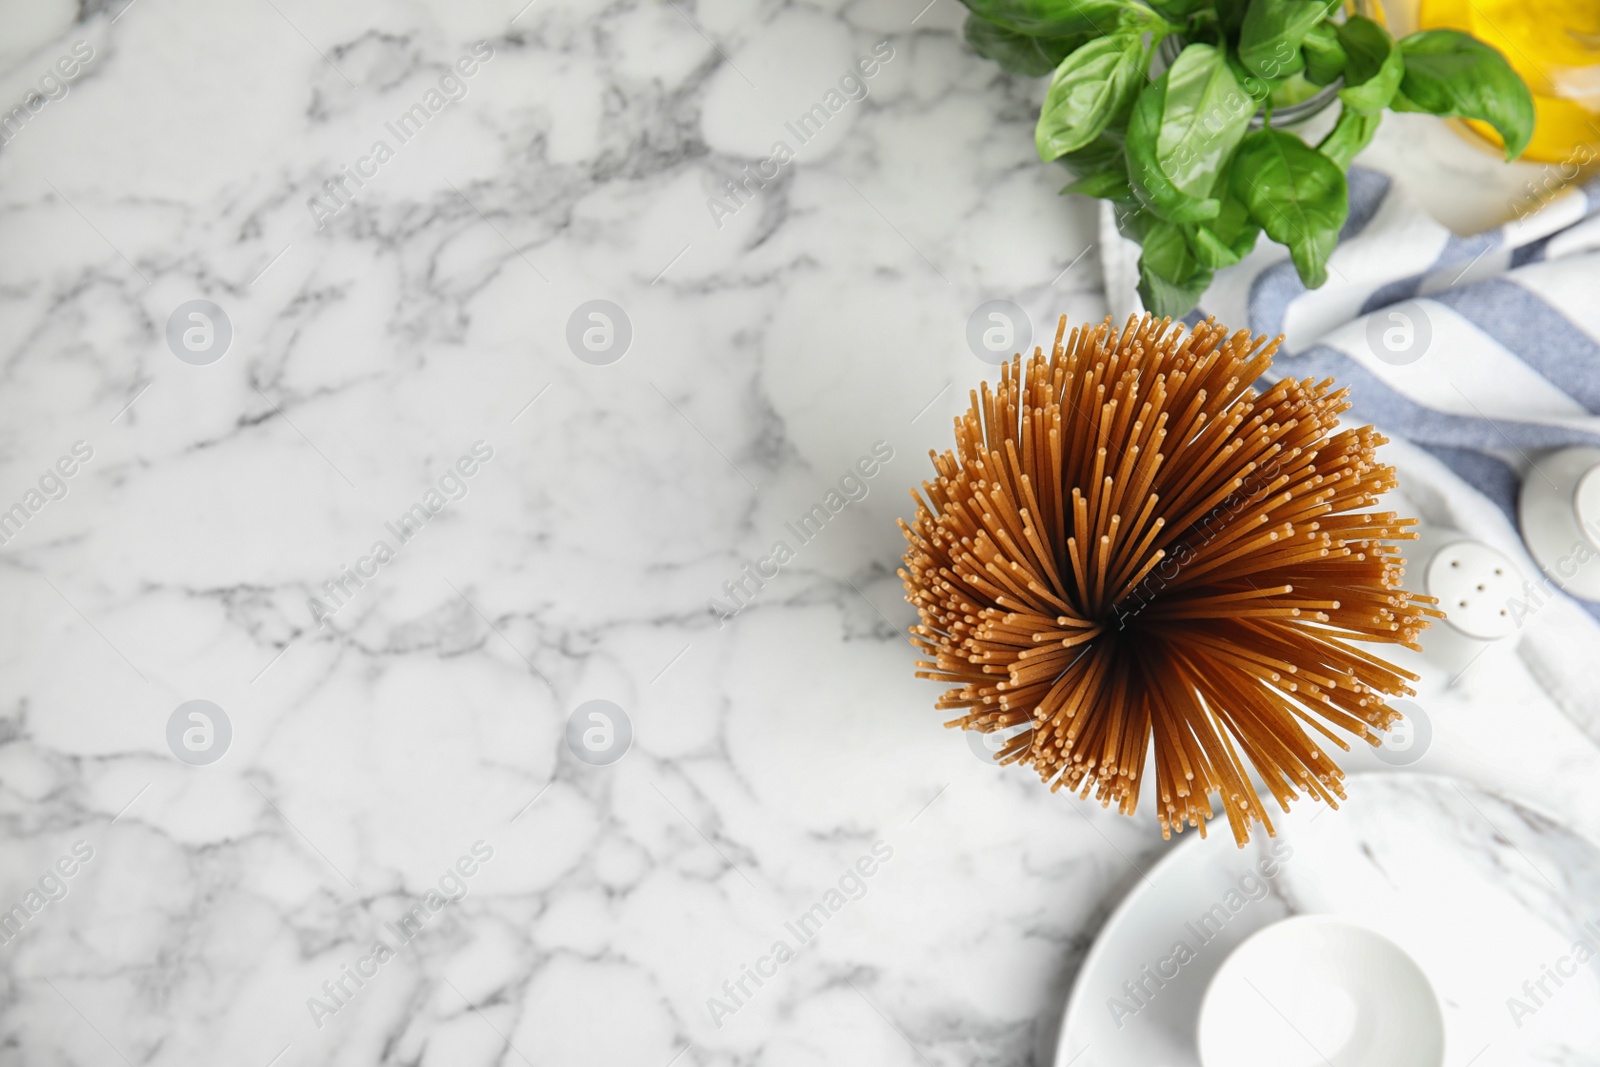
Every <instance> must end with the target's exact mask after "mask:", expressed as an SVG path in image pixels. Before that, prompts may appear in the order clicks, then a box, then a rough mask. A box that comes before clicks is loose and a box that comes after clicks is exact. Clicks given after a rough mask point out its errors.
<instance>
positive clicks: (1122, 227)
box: [1111, 200, 1162, 244]
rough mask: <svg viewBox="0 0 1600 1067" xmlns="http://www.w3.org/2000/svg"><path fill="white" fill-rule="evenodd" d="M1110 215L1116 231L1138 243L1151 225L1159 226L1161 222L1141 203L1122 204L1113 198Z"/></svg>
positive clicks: (1142, 241)
mask: <svg viewBox="0 0 1600 1067" xmlns="http://www.w3.org/2000/svg"><path fill="white" fill-rule="evenodd" d="M1111 217H1112V219H1114V220H1115V221H1116V224H1117V232H1118V233H1120V234H1122V236H1124V237H1126V238H1127V239H1128V240H1130V241H1138V242H1139V243H1140V244H1143V243H1144V238H1145V235H1146V234H1148V233H1149V232H1150V230H1151V227H1154V226H1159V225H1161V222H1162V220H1161V219H1158V218H1156V217H1155V215H1154V214H1153V213H1152V212H1151V211H1150V209H1149V208H1147V207H1144V206H1143V205H1140V204H1123V203H1121V202H1119V201H1115V200H1113V201H1112V202H1111Z"/></svg>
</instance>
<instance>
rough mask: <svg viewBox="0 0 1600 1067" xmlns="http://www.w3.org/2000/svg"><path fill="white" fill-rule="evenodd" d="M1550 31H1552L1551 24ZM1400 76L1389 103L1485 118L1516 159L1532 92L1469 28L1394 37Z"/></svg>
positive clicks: (1529, 130) (1525, 137)
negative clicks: (1397, 40) (1402, 71)
mask: <svg viewBox="0 0 1600 1067" xmlns="http://www.w3.org/2000/svg"><path fill="white" fill-rule="evenodd" d="M1552 32H1554V31H1553V30H1552ZM1400 53H1401V55H1402V56H1403V57H1404V59H1405V76H1404V77H1403V78H1401V79H1400V91H1399V93H1397V94H1396V95H1395V98H1394V101H1393V103H1392V104H1391V106H1392V107H1393V108H1394V109H1395V110H1396V111H1425V112H1427V113H1428V114H1430V115H1448V116H1453V117H1457V118H1464V119H1478V120H1480V121H1482V122H1487V123H1488V124H1489V125H1491V126H1493V127H1494V128H1495V129H1496V130H1498V131H1499V133H1500V137H1501V139H1502V140H1504V141H1505V146H1506V159H1507V160H1512V159H1516V158H1517V157H1518V156H1520V155H1521V154H1522V150H1523V149H1524V148H1527V147H1528V141H1529V139H1530V138H1532V137H1533V122H1534V113H1533V94H1532V93H1530V92H1529V91H1528V87H1527V85H1526V84H1524V83H1523V81H1522V79H1521V78H1519V77H1518V76H1517V72H1516V71H1514V70H1512V69H1511V66H1510V64H1508V63H1507V62H1506V60H1505V57H1504V56H1502V55H1501V54H1500V53H1499V52H1497V51H1495V50H1494V49H1493V48H1491V47H1489V46H1488V45H1486V44H1484V43H1483V42H1482V41H1480V40H1478V39H1477V38H1475V37H1472V36H1470V35H1469V34H1465V33H1459V32H1457V31H1455V30H1423V31H1422V32H1421V33H1413V34H1412V35H1411V36H1409V37H1406V38H1403V39H1402V40H1401V41H1400Z"/></svg>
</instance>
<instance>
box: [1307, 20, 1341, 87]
mask: <svg viewBox="0 0 1600 1067" xmlns="http://www.w3.org/2000/svg"><path fill="white" fill-rule="evenodd" d="M1300 54H1301V55H1303V56H1304V57H1305V60H1306V70H1305V75H1306V80H1307V81H1309V82H1311V84H1313V85H1330V84H1332V82H1333V80H1334V79H1335V78H1337V77H1338V76H1339V75H1341V74H1343V73H1344V68H1345V64H1346V63H1347V62H1349V57H1348V56H1346V55H1345V51H1344V46H1343V45H1341V44H1340V43H1339V33H1338V31H1337V30H1335V29H1334V26H1333V23H1331V22H1319V23H1317V24H1316V25H1315V26H1313V27H1311V32H1310V33H1308V34H1306V39H1305V40H1304V41H1302V42H1300Z"/></svg>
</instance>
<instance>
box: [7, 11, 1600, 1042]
mask: <svg viewBox="0 0 1600 1067" xmlns="http://www.w3.org/2000/svg"><path fill="white" fill-rule="evenodd" d="M524 3H525V0H506V2H503V3H501V2H485V3H475V4H445V3H434V4H432V5H428V4H423V3H412V4H403V5H369V4H359V5H358V4H348V5H345V4H340V5H334V4H316V3H309V2H305V0H239V2H237V3H232V4H227V5H219V4H202V3H198V2H183V0H135V2H134V3H131V4H129V3H125V2H122V0H112V2H110V3H101V2H99V0H86V2H83V3H79V4H69V3H66V2H64V0H51V2H39V3H31V4H26V5H23V4H20V3H14V4H8V5H7V18H6V23H7V33H6V34H5V41H4V43H3V44H0V94H3V95H0V105H3V106H4V108H5V109H7V110H10V111H11V115H12V118H11V119H10V120H7V123H8V124H6V125H5V126H4V132H3V140H4V142H5V143H4V145H3V147H0V205H3V206H0V247H3V248H4V250H5V255H4V257H3V259H0V272H3V278H0V330H3V337H0V346H3V348H0V361H3V362H0V367H3V381H0V509H10V510H9V511H6V512H5V514H9V515H11V516H12V522H11V524H10V525H8V526H7V525H0V531H3V533H4V536H5V541H4V544H3V545H0V595H3V597H4V602H5V603H6V605H7V607H8V610H7V611H6V612H5V613H4V615H3V617H0V633H3V635H4V636H3V640H0V649H3V651H0V657H3V662H4V670H3V671H0V909H11V912H10V914H11V915H12V916H13V918H12V922H11V925H9V926H7V925H5V923H4V918H3V916H0V941H3V943H0V1029H3V1033H4V1035H5V1038H4V1041H3V1042H0V1064H29V1065H33V1064H83V1065H90V1064H96V1065H99V1064H114V1063H119V1062H120V1063H127V1064H140V1065H143V1064H152V1065H156V1064H159V1065H178V1064H200V1063H206V1064H213V1063H231V1064H239V1065H243V1067H271V1065H276V1067H294V1065H297V1064H325V1063H326V1064H333V1063H338V1064H372V1063H405V1064H429V1065H432V1064H439V1065H451V1067H469V1065H475V1064H485V1065H487V1064H511V1063H527V1064H546V1063H551V1064H556V1063H559V1064H564V1065H568V1064H606V1065H637V1067H667V1065H669V1064H673V1063H676V1064H679V1065H680V1067H684V1065H689V1064H698V1065H713V1064H727V1065H731V1064H745V1063H756V1062H760V1063H768V1064H781V1065H799V1064H854V1063H861V1064H875V1065H877V1064H891V1065H892V1064H907V1065H910V1064H940V1065H944V1064H951V1065H954V1064H971V1063H983V1064H1029V1063H1034V1064H1037V1063H1045V1062H1049V1061H1050V1060H1051V1058H1052V1057H1053V1055H1054V1048H1055V1042H1056V1036H1057V1034H1058V1032H1059V1028H1060V1013H1061V1009H1062V1005H1063V1003H1064V1001H1065V998H1066V994H1067V990H1068V988H1069V986H1070V984H1071V982H1072V979H1073V977H1074V974H1075V973H1076V971H1077V969H1078V967H1079V965H1080V963H1081V961H1082V959H1083V956H1084V954H1085V952H1086V950H1087V948H1088V946H1089V945H1090V944H1091V943H1092V941H1093V939H1094V936H1095V934H1096V932H1097V930H1098V928H1099V926H1100V925H1101V923H1103V921H1104V919H1105V917H1106V915H1107V914H1108V913H1109V911H1110V910H1111V909H1112V908H1113V907H1114V906H1115V905H1116V903H1117V901H1118V900H1119V899H1120V898H1121V896H1122V894H1123V893H1124V892H1125V891H1126V890H1127V889H1128V888H1129V886H1130V885H1132V884H1133V883H1134V881H1135V880H1136V879H1137V877H1138V869H1139V868H1141V867H1144V866H1147V865H1148V864H1150V863H1152V862H1154V861H1155V860H1156V859H1157V858H1158V857H1159V855H1160V854H1161V853H1162V852H1163V851H1164V849H1165V848H1167V847H1169V846H1166V845H1164V844H1163V843H1162V842H1161V840H1160V837H1159V834H1158V832H1157V831H1156V828H1155V826H1154V822H1153V819H1150V818H1148V817H1141V818H1137V819H1132V820H1130V819H1124V818H1120V817H1117V816H1113V815H1110V814H1107V813H1105V812H1102V811H1101V810H1100V809H1099V808H1097V807H1093V806H1086V805H1082V804H1079V803H1076V802H1073V801H1069V800H1065V799H1063V798H1061V797H1058V796H1051V795H1049V794H1047V793H1045V792H1043V791H1042V790H1040V789H1039V788H1038V786H1037V784H1036V783H1035V782H1033V781H1031V780H1030V779H1029V777H1028V776H1027V775H1026V774H1023V773H1010V772H1006V771H1002V770H998V769H996V768H994V767H993V766H991V765H989V764H988V763H986V762H985V760H984V759H983V758H982V757H981V756H980V755H978V754H977V753H974V752H973V751H972V750H971V749H970V748H969V746H968V745H967V744H966V743H965V741H964V739H963V738H962V737H961V736H959V735H955V734H952V733H950V732H947V731H945V730H943V729H941V727H940V716H939V715H938V713H937V712H935V711H934V710H933V707H932V703H933V700H934V697H935V695H936V687H934V686H933V684H932V683H926V682H917V681H915V680H913V679H912V678H911V670H912V661H913V660H914V658H915V655H914V653H913V650H912V649H911V648H910V647H909V645H908V644H907V643H906V642H905V640H904V639H903V636H902V631H903V629H904V627H905V626H906V625H907V624H908V623H909V622H910V621H911V620H912V618H913V613H912V612H911V610H910V608H909V607H908V606H907V605H906V604H905V603H904V602H903V601H902V599H901V591H900V587H899V581H898V579H897V578H896V576H895V568H896V566H897V565H898V556H899V552H900V547H901V539H900V535H899V533H898V531H897V530H896V528H895V525H894V519H895V517H896V516H898V515H902V514H906V513H908V510H909V501H908V498H907V496H906V489H907V487H909V486H910V485H912V484H914V483H916V482H918V481H920V480H921V478H923V477H924V476H925V475H926V473H927V471H928V464H927V460H926V458H925V457H926V454H927V451H928V450H929V449H930V448H932V447H935V446H937V447H944V444H945V441H946V439H947V435H948V432H949V425H950V419H951V417H952V416H953V415H954V413H955V412H956V411H957V410H958V408H959V407H961V406H963V405H964V403H965V396H966V391H967V389H968V388H970V387H971V386H972V385H974V384H975V382H976V380H977V378H978V377H979V376H980V375H981V374H983V373H984V372H986V371H989V370H991V369H992V368H989V367H987V366H986V365H985V364H983V363H982V362H980V361H979V360H978V359H976V358H975V357H974V354H973V352H972V351H971V350H970V349H969V347H968V344H967V341H966V330H967V322H968V318H969V316H970V315H971V314H972V313H973V311H974V310H975V309H976V308H977V307H978V306H979V305H981V304H982V303H983V302H985V301H987V300H991V299H1006V300H1011V301H1014V302H1015V303H1017V304H1019V305H1021V306H1022V307H1023V308H1025V309H1026V310H1027V311H1028V312H1029V314H1030V315H1032V316H1033V322H1034V330H1035V332H1037V333H1041V334H1042V333H1043V332H1044V331H1045V330H1047V329H1049V328H1051V325H1052V324H1053V321H1054V316H1055V315H1057V314H1060V313H1066V314H1068V315H1070V316H1072V317H1073V318H1074V319H1082V318H1096V317H1098V316H1100V315H1102V314H1103V313H1104V311H1105V308H1106V302H1105V300H1104V296H1103V294H1102V292H1101V291H1100V283H1099V271H1098V269H1097V265H1096V256H1095V250H1094V248H1093V242H1094V240H1095V233H1096V228H1095V213H1094V208H1093V205H1091V204H1089V203H1087V202H1084V201H1078V200H1063V199H1061V198H1059V197H1058V196H1057V195H1056V190H1057V188H1058V186H1059V184H1060V176H1059V174H1057V173H1054V172H1053V171H1052V170H1051V168H1047V167H1043V166H1041V165H1039V164H1038V163H1037V161H1036V159H1035V158H1034V157H1033V147H1032V136H1031V128H1032V121H1031V114H1032V110H1031V109H1032V108H1033V106H1034V101H1035V99H1036V98H1037V95H1038V92H1039V88H1040V87H1039V86H1037V85H1034V84H1024V83H1019V82H1015V81H1012V80H1010V79H1007V78H1005V77H1003V76H1001V75H998V74H997V73H996V71H995V70H994V69H993V68H992V66H991V65H989V64H987V63H985V62H982V61H980V60H978V59H976V58H975V57H974V56H972V55H971V54H970V53H969V52H968V51H967V50H966V48H965V47H964V46H963V44H962V43H961V41H960V39H959V33H958V30H959V25H960V21H961V16H960V9H959V7H958V5H957V4H956V3H954V0H933V2H932V3H927V4H926V6H924V4H925V3H926V0H855V2H851V3H834V2H826V0H825V2H822V3H815V4H810V3H800V2H789V3H782V2H774V3H751V2H748V0H699V2H692V0H667V2H652V3H634V2H632V0H620V2H618V3H613V4H605V5H602V4H596V3H588V2H584V0H532V2H531V3H526V6H524ZM868 71H870V74H869V73H868ZM16 108H20V109H21V110H12V109H16ZM196 301H200V302H201V303H195V302H196ZM596 301H604V302H605V303H603V304H596V303H594V302H596ZM594 316H599V317H594ZM1019 343H1020V342H1019ZM869 471H870V474H869V473H868V472H869ZM834 502H836V503H834ZM819 504H820V505H823V506H824V511H825V512H826V513H827V514H828V515H829V521H828V522H827V523H826V524H825V525H824V524H821V523H815V524H814V525H813V526H812V527H811V528H810V529H809V531H800V533H801V535H800V536H796V534H795V531H796V530H799V528H800V524H801V523H802V520H803V517H804V516H807V515H808V514H811V513H812V511H813V508H814V507H816V506H818V505H819ZM18 507H20V508H21V510H20V511H18V510H17V508H18ZM779 542H782V543H783V544H784V546H785V551H783V552H777V551H776V550H775V549H776V546H777V545H778V543H779ZM779 557H781V558H779ZM758 568H759V569H760V570H762V571H764V572H765V575H766V576H765V577H760V578H756V577H751V575H752V573H753V572H754V571H755V570H756V569H758ZM736 583H737V584H742V587H743V590H744V592H743V593H742V594H741V595H740V596H739V597H737V598H735V597H734V596H733V595H732V594H731V593H730V590H731V589H733V588H734V587H735V585H736ZM1536 633H1537V631H1536V630H1535V631H1532V632H1531V633H1530V637H1529V638H1526V639H1525V640H1529V639H1532V637H1533V636H1535V635H1536ZM195 701H202V702H205V703H202V704H194V703H192V702H195ZM591 701H605V702H607V703H606V704H603V705H589V706H588V707H587V708H584V710H583V711H582V712H581V714H579V713H578V712H579V709H580V706H583V705H586V704H589V702H591ZM1419 701H1421V702H1426V703H1427V706H1428V707H1429V709H1430V714H1431V716H1432V720H1433V723H1434V736H1433V740H1432V744H1431V747H1430V748H1429V749H1428V751H1427V752H1425V753H1424V754H1423V755H1422V758H1421V759H1420V760H1419V761H1418V762H1417V763H1415V764H1414V765H1413V766H1412V768H1411V769H1412V770H1420V771H1427V772H1431V773H1437V774H1452V775H1459V776H1461V777H1464V778H1467V779H1470V780H1471V781H1473V782H1475V783H1477V784H1479V785H1481V786H1484V787H1486V788H1491V789H1497V790H1504V791H1507V792H1511V793H1513V794H1515V795H1518V796H1522V797H1526V798H1528V799H1530V800H1531V801H1533V802H1534V803H1536V804H1538V805H1540V806H1542V807H1544V808H1547V809H1548V810H1551V811H1554V812H1556V813H1558V814H1559V815H1560V816H1561V817H1563V818H1565V819H1567V820H1569V821H1570V822H1571V823H1572V824H1573V825H1574V826H1575V827H1577V828H1578V829H1579V830H1581V831H1582V832H1585V833H1588V834H1591V835H1594V834H1596V833H1597V832H1600V774H1597V773H1596V772H1597V771H1600V751H1597V749H1596V748H1595V746H1594V745H1593V744H1591V743H1590V742H1589V741H1588V740H1587V739H1586V738H1585V736H1584V735H1583V734H1582V733H1581V732H1580V731H1578V730H1577V729H1576V728H1575V727H1573V726H1572V725H1571V724H1570V723H1569V722H1568V720H1567V719H1565V718H1564V717H1563V716H1562V715H1561V714H1560V712H1559V711H1557V710H1556V708H1555V706H1554V704H1553V703H1552V702H1551V701H1550V699H1549V698H1548V697H1547V696H1546V695H1545V694H1544V693H1543V692H1542V691H1541V690H1540V688H1539V686H1538V685H1537V684H1536V682H1535V681H1534V677H1533V675H1532V674H1531V673H1530V671H1529V670H1528V669H1527V667H1526V666H1525V665H1524V663H1523V661H1522V658H1521V657H1519V656H1517V655H1514V654H1513V655H1508V656H1505V657H1503V658H1502V659H1501V660H1499V661H1497V662H1495V663H1494V664H1493V666H1492V669H1479V670H1477V671H1475V672H1474V673H1473V674H1472V675H1471V676H1470V677H1466V678H1463V679H1460V680H1457V681H1456V682H1455V683H1454V684H1453V685H1452V684H1446V682H1444V681H1436V682H1434V683H1431V688H1430V689H1429V690H1428V691H1426V692H1424V693H1423V694H1421V695H1419ZM597 707H598V708H600V709H601V710H602V711H603V712H604V714H605V715H606V718H605V719H591V718H590V717H589V716H590V714H591V713H593V712H594V711H595V709H596V708H597ZM608 741H609V743H610V748H609V749H607V751H605V752H603V753H597V752H595V751H594V748H596V747H597V748H601V749H605V748H606V743H607V742H608ZM586 746H589V747H586ZM619 753H620V758H616V759H610V757H613V756H616V755H618V754H619ZM580 755H581V756H583V757H584V758H579V757H580ZM608 759H610V762H607V760H608ZM1348 764H1349V766H1350V767H1351V768H1352V769H1356V770H1374V769H1380V770H1381V769H1383V767H1384V764H1382V763H1381V762H1380V761H1379V760H1378V759H1376V758H1375V757H1374V756H1373V755H1371V754H1366V753H1363V754H1360V755H1358V756H1355V757H1352V758H1351V759H1350V760H1349V761H1348ZM1224 836H1225V835H1224ZM1209 845H1210V846H1214V847H1218V848H1231V847H1232V845H1231V842H1228V841H1226V840H1223V839H1218V838H1213V840H1212V841H1211V842H1209ZM18 908H20V909H22V910H21V912H20V917H18V915H19V913H18V912H17V910H16V909H18ZM780 945H781V946H782V948H781V949H779V947H778V946H780Z"/></svg>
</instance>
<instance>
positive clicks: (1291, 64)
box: [1239, 0, 1338, 79]
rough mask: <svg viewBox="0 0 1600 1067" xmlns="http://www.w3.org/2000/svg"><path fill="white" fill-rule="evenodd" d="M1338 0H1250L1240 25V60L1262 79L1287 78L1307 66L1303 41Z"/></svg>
mask: <svg viewBox="0 0 1600 1067" xmlns="http://www.w3.org/2000/svg"><path fill="white" fill-rule="evenodd" d="M1337 3H1338V0H1250V7H1249V8H1248V9H1247V10H1246V11H1245V15H1244V24H1243V25H1242V26H1240V27H1239V61H1240V62H1241V63H1243V64H1244V65H1245V67H1246V68H1247V69H1248V70H1249V71H1250V73H1252V74H1254V75H1256V76H1257V77H1261V78H1267V79H1272V78H1284V77H1288V76H1289V75H1290V74H1298V73H1299V72H1300V70H1301V69H1302V68H1303V67H1304V66H1305V60H1304V59H1302V58H1301V55H1300V44H1301V42H1303V41H1304V40H1305V39H1306V34H1308V33H1310V32H1311V28H1312V27H1313V26H1315V25H1316V24H1317V23H1319V22H1321V21H1322V20H1323V19H1324V18H1326V17H1327V15H1328V12H1329V11H1330V10H1331V8H1332V7H1333V6H1336V5H1337Z"/></svg>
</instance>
